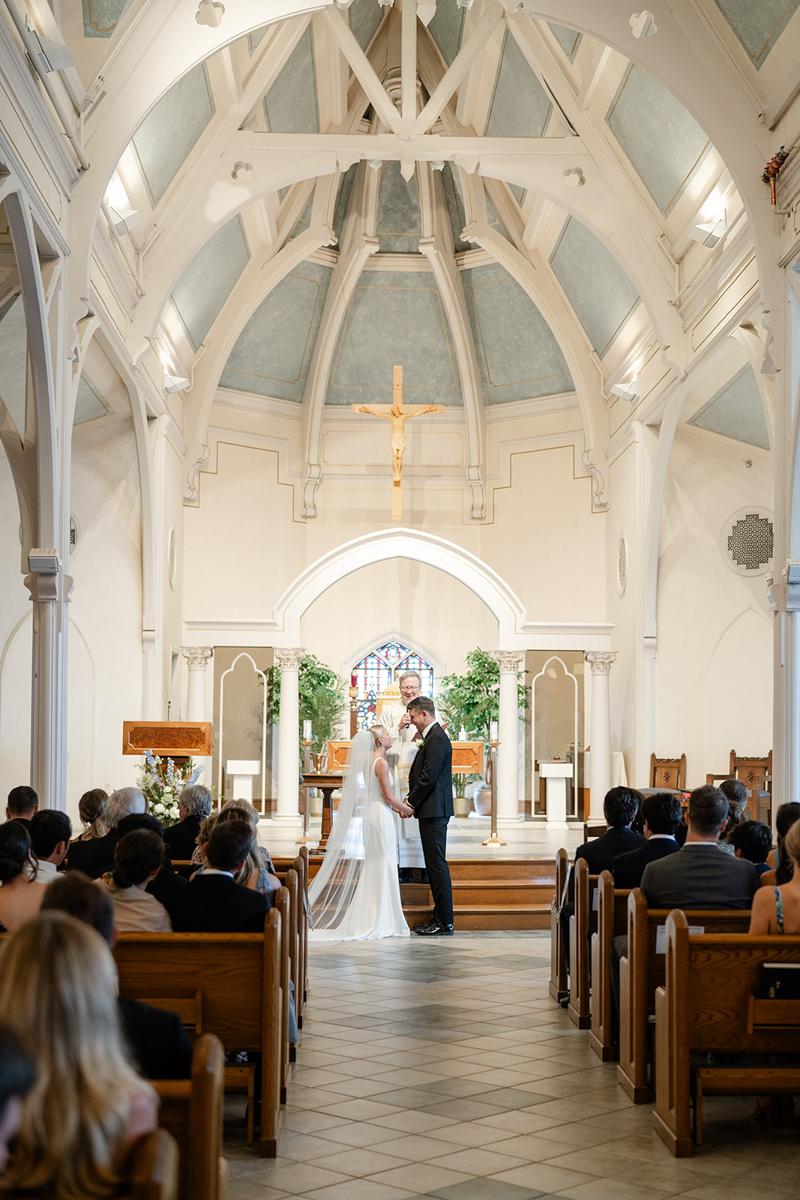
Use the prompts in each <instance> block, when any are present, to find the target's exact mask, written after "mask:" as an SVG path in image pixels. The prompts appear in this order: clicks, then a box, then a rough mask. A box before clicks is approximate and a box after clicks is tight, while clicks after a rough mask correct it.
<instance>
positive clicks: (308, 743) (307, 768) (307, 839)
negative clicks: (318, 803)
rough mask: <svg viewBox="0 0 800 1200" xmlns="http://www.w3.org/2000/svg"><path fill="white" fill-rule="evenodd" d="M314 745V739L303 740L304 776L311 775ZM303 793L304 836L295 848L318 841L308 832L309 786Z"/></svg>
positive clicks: (299, 839) (296, 843) (298, 840)
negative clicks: (312, 748)
mask: <svg viewBox="0 0 800 1200" xmlns="http://www.w3.org/2000/svg"><path fill="white" fill-rule="evenodd" d="M313 744H314V739H313V738H303V745H304V747H305V753H304V755H303V774H304V775H309V774H310V773H311V747H312V746H313ZM303 791H304V793H305V803H304V804H303V836H302V837H299V838H298V839H297V841H296V842H295V846H307V845H309V844H310V843H312V842H315V841H316V840H317V839H316V838H313V837H312V836H311V834H310V833H309V831H308V818H309V809H310V808H311V805H310V803H309V799H308V787H307V786H306V787H304V788H303Z"/></svg>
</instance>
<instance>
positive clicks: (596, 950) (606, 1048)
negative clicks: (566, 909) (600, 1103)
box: [589, 871, 630, 1062]
mask: <svg viewBox="0 0 800 1200" xmlns="http://www.w3.org/2000/svg"><path fill="white" fill-rule="evenodd" d="M597 890H598V909H597V933H593V934H592V954H591V958H592V1026H591V1033H590V1034H589V1045H590V1046H591V1047H592V1049H593V1050H594V1052H595V1054H597V1055H598V1056H599V1057H600V1058H601V1059H602V1060H603V1062H613V1061H614V1060H615V1059H616V1058H618V1057H619V1048H618V1046H617V1045H616V1044H615V1042H614V1036H613V1035H614V1009H613V1001H612V996H611V961H610V959H611V944H612V942H613V941H614V938H615V937H617V936H618V935H620V934H624V932H625V930H626V928H627V921H628V896H629V894H630V889H629V888H615V887H614V878H613V876H612V874H611V872H610V871H603V873H602V874H601V876H600V878H599V880H598V883H597Z"/></svg>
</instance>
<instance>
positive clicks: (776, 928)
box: [749, 821, 800, 935]
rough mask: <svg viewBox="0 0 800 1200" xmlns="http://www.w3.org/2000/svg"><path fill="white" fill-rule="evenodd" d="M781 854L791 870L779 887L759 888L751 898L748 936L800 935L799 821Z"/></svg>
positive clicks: (784, 840) (788, 836) (787, 837)
mask: <svg viewBox="0 0 800 1200" xmlns="http://www.w3.org/2000/svg"><path fill="white" fill-rule="evenodd" d="M781 853H783V854H785V855H786V856H787V858H788V859H789V860H790V861H791V862H792V864H793V867H794V870H793V872H792V877H791V879H790V880H789V881H788V883H784V884H783V885H782V886H781V887H775V886H771V885H769V884H767V885H762V886H761V887H760V888H759V889H758V891H757V892H756V894H755V896H754V897H753V910H752V914H751V917H750V929H749V932H750V933H755V934H759V935H761V934H768V933H800V870H799V869H798V863H800V821H796V822H795V823H794V825H792V827H791V828H790V830H789V832H788V833H787V834H786V836H785V838H784V839H783V842H782V843H781Z"/></svg>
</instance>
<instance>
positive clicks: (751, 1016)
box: [653, 910, 800, 1158]
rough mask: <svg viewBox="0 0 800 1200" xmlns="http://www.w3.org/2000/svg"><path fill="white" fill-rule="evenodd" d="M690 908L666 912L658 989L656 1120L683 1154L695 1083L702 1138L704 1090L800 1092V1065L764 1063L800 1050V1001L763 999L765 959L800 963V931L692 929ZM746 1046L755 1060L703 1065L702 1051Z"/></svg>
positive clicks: (744, 1049) (687, 1144)
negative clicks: (697, 1059)
mask: <svg viewBox="0 0 800 1200" xmlns="http://www.w3.org/2000/svg"><path fill="white" fill-rule="evenodd" d="M690 923H693V921H690V918H689V917H688V914H684V913H682V912H680V911H679V910H676V911H674V912H672V913H670V915H669V918H668V919H667V953H666V978H665V983H664V986H663V987H659V988H658V990H657V991H656V1059H657V1067H656V1107H655V1111H654V1113H653V1127H654V1129H655V1131H656V1133H658V1135H659V1136H660V1137H661V1139H662V1141H664V1142H665V1143H666V1145H667V1146H668V1147H669V1149H670V1150H671V1151H672V1153H673V1154H674V1155H675V1157H676V1158H686V1157H688V1156H689V1155H690V1154H691V1153H692V1136H691V1133H692V1130H691V1124H690V1107H691V1089H692V1086H694V1089H695V1093H696V1099H695V1118H696V1133H697V1142H698V1144H700V1142H701V1140H702V1096H703V1093H704V1092H705V1093H706V1094H711V1093H714V1092H716V1093H719V1094H743V1095H754V1094H759V1093H764V1092H766V1093H769V1092H784V1093H786V1092H788V1093H794V1092H798V1091H800V1067H798V1066H785V1067H781V1066H778V1067H769V1066H765V1065H761V1064H760V1063H759V1062H758V1057H759V1056H760V1055H763V1054H769V1053H778V1054H788V1053H795V1054H796V1053H797V1052H798V1051H800V1001H799V1000H761V999H757V997H758V995H759V992H760V984H761V965H762V963H763V962H765V961H767V960H768V961H770V962H800V936H797V935H794V936H791V935H787V934H784V935H780V936H771V937H756V936H753V937H749V936H742V935H741V934H730V933H729V934H714V933H711V934H704V935H703V936H692V935H690V933H689V925H690ZM714 1051H722V1052H725V1053H729V1052H734V1053H740V1052H741V1053H746V1054H752V1055H754V1056H755V1058H756V1061H755V1062H754V1063H753V1064H752V1065H749V1066H736V1067H724V1066H714V1067H708V1066H705V1067H699V1068H695V1069H694V1070H692V1068H691V1064H690V1055H691V1054H695V1053H709V1052H711V1053H713V1052H714Z"/></svg>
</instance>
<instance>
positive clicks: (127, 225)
mask: <svg viewBox="0 0 800 1200" xmlns="http://www.w3.org/2000/svg"><path fill="white" fill-rule="evenodd" d="M108 211H109V213H110V214H111V223H112V224H113V226H114V229H115V230H116V232H117V233H118V234H119V236H120V237H122V235H123V234H125V233H129V232H130V230H131V229H135V228H136V226H137V225H141V223H142V214H141V213H140V212H139V210H138V209H137V208H131V207H130V206H129V205H126V204H120V205H119V206H115V205H112V204H109V206H108Z"/></svg>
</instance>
